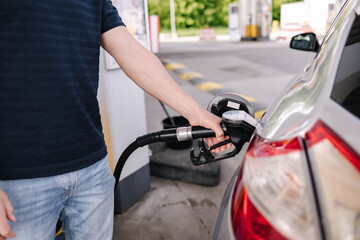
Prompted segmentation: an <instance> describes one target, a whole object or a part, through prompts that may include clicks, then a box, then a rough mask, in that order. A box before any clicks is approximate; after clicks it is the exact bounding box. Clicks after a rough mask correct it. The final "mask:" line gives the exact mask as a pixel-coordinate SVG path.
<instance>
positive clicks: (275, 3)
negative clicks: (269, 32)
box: [272, 0, 302, 21]
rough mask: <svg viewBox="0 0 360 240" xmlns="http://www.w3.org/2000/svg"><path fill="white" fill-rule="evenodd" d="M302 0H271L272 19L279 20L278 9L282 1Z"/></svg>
mask: <svg viewBox="0 0 360 240" xmlns="http://www.w3.org/2000/svg"><path fill="white" fill-rule="evenodd" d="M301 1H302V0H272V4H273V10H272V15H273V20H278V21H280V10H281V4H283V3H292V2H301Z"/></svg>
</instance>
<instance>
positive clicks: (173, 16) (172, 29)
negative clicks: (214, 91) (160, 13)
mask: <svg viewBox="0 0 360 240" xmlns="http://www.w3.org/2000/svg"><path fill="white" fill-rule="evenodd" d="M170 20H171V37H172V38H176V37H177V36H176V26H175V8H174V0H170Z"/></svg>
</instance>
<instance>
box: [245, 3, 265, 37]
mask: <svg viewBox="0 0 360 240" xmlns="http://www.w3.org/2000/svg"><path fill="white" fill-rule="evenodd" d="M271 21H272V2H271V0H239V25H240V26H239V28H240V36H241V39H242V40H257V39H259V38H262V39H264V38H265V39H266V38H269V34H270V31H271Z"/></svg>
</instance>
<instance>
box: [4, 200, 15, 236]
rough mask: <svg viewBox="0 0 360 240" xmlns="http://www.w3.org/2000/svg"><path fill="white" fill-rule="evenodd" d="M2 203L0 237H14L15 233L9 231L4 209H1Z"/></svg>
mask: <svg viewBox="0 0 360 240" xmlns="http://www.w3.org/2000/svg"><path fill="white" fill-rule="evenodd" d="M1 205H2V203H0V236H1V237H5V239H6V238H13V237H15V233H14V232H13V230H11V228H10V226H9V223H8V222H7V219H6V213H5V209H4V208H3V207H1Z"/></svg>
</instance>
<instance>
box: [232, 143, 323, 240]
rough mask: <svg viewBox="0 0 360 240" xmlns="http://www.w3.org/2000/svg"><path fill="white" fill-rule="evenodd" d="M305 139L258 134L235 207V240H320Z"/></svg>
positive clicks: (240, 180) (240, 178)
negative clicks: (263, 137)
mask: <svg viewBox="0 0 360 240" xmlns="http://www.w3.org/2000/svg"><path fill="white" fill-rule="evenodd" d="M308 179H309V176H308V171H307V167H306V154H305V151H304V148H303V145H302V141H301V139H300V138H297V137H296V138H293V139H290V140H284V141H266V140H264V139H262V138H260V137H259V136H255V137H254V138H253V140H252V142H251V143H250V146H249V149H248V151H247V154H246V157H245V160H244V162H243V166H242V171H241V172H240V175H239V176H238V179H237V182H236V185H235V189H234V193H233V197H232V203H231V204H232V205H231V210H232V211H231V216H232V226H233V230H234V235H235V237H236V239H287V238H289V239H317V238H319V236H320V234H319V231H318V222H317V218H316V214H314V212H315V210H314V209H315V207H314V203H313V197H312V190H311V189H309V184H308Z"/></svg>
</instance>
